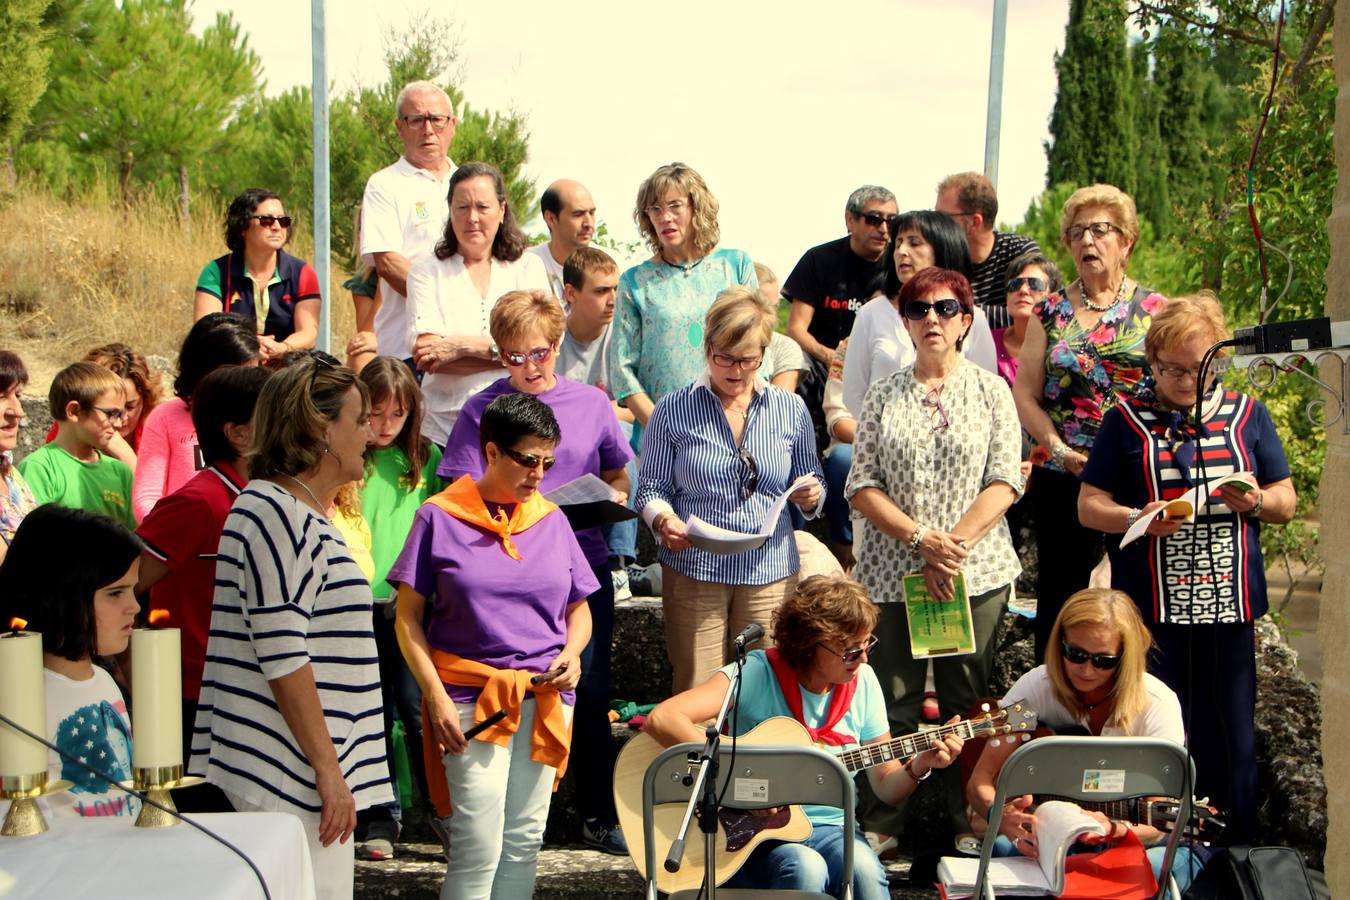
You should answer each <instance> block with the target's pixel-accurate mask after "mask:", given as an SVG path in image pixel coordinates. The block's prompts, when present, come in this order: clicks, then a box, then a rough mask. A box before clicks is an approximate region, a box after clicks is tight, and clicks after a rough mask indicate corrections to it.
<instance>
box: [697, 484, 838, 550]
mask: <svg viewBox="0 0 1350 900" xmlns="http://www.w3.org/2000/svg"><path fill="white" fill-rule="evenodd" d="M815 480H816V476H815V475H812V474H810V473H807V474H806V475H803V476H801V477H800V478H798V479H797V480H796V481H794V482H792V484H790V485H788V489H787V490H786V491H784V492H783V493H781V494H779V495H778V496H777V497H775V498H774V501H773V505H772V506H770V507H769V512H768V515H766V516H765V517H764V524H763V525H761V526H760V529H759V531H757V532H755V533H754V534H746V533H745V532H744V531H732V530H731V529H729V528H721V527H719V526H717V525H711V524H709V523H707V522H705V521H703V520H702V519H700V518H699V517H698V516H690V517H689V521H687V522H685V524H684V536H685V537H686V538H687V539H688V540H689V543H691V544H693V545H694V546H695V547H698V548H699V549H700V550H707V551H708V552H709V553H721V554H730V553H745V552H746V551H749V550H754V549H755V548H756V547H759V546H761V545H762V544H763V543H764V542H765V541H767V540H768V539H769V538H771V537H773V532H774V529H775V528H777V527H778V519H779V517H780V516H782V515H783V508H784V507H786V506H787V502H788V497H789V496H791V494H792V493H793V492H794V491H796V490H797V489H798V488H801V487H802V486H803V485H807V484H811V483H813V482H814V481H815Z"/></svg>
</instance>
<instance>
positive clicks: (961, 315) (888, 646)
mask: <svg viewBox="0 0 1350 900" xmlns="http://www.w3.org/2000/svg"><path fill="white" fill-rule="evenodd" d="M899 302H900V308H901V309H902V310H903V311H904V316H905V318H904V323H905V328H906V335H907V338H908V339H909V340H910V341H911V343H912V344H913V345H914V361H913V363H912V364H911V365H907V366H905V367H904V368H902V369H901V370H900V371H898V372H896V373H894V374H891V375H888V376H886V377H885V378H882V379H881V380H880V381H878V382H877V383H876V384H874V385H873V386H872V388H871V390H869V391H868V392H867V400H866V401H865V402H864V403H863V408H862V415H861V416H860V417H859V419H858V430H857V434H856V440H855V442H854V456H853V468H852V470H851V471H850V472H849V477H848V484H847V486H846V488H845V490H846V491H847V493H848V496H849V499H850V502H851V503H852V504H853V508H854V509H855V510H857V511H858V512H859V513H861V514H862V519H861V522H860V527H859V528H858V529H857V530H855V532H854V548H853V552H854V554H855V555H856V556H857V559H858V565H857V567H856V568H855V569H854V577H856V578H857V579H858V580H859V581H861V582H862V583H863V585H864V586H866V588H867V592H868V594H869V595H871V597H872V598H873V599H874V600H876V602H877V603H878V604H879V605H880V606H881V624H880V625H879V626H878V633H879V634H880V635H881V636H882V638H883V641H882V644H881V646H880V647H879V648H878V650H877V652H876V653H874V654H873V655H872V664H873V666H874V668H875V669H876V670H877V675H878V676H879V677H880V679H881V689H882V692H883V693H884V694H885V696H886V701H887V704H888V707H889V714H890V726H891V731H893V732H895V733H897V734H907V733H909V732H911V731H914V730H915V729H916V728H917V727H918V724H919V708H920V705H921V703H922V701H923V695H924V688H925V676H926V674H927V670H928V665H929V660H928V658H926V657H920V658H918V659H916V658H914V656H913V655H912V654H911V653H910V649H909V640H908V633H909V632H908V626H907V619H906V616H905V606H904V592H903V587H902V582H903V579H904V578H905V576H907V575H911V574H915V573H920V572H921V573H923V576H924V581H925V583H926V585H927V587H928V591H929V592H930V593H931V594H932V595H933V596H935V597H937V598H938V599H939V600H944V601H955V600H956V599H957V587H958V586H957V584H956V581H955V579H956V578H957V577H958V576H960V577H961V579H962V581H963V583H964V590H965V594H966V596H967V597H969V599H970V609H971V616H972V619H973V625H974V631H975V642H976V649H975V652H974V653H973V654H970V655H966V656H946V657H940V658H937V659H934V660H932V665H933V682H934V685H935V687H936V690H937V696H938V703H939V706H940V709H941V715H942V717H943V718H949V717H951V716H952V715H956V714H959V713H964V712H965V710H967V709H969V708H970V706H971V704H973V703H974V702H975V701H976V700H977V699H978V698H979V697H980V696H982V695H983V694H984V693H985V692H986V691H987V689H988V687H987V686H988V682H989V667H990V661H991V656H992V649H993V648H992V643H993V642H992V640H991V638H992V636H993V633H994V628H995V627H996V626H997V624H998V621H999V617H1000V616H1001V615H1002V613H1003V608H1004V605H1005V604H1006V602H1007V599H1008V594H1009V590H1010V587H1011V585H1012V582H1013V581H1014V580H1015V579H1016V578H1017V576H1018V574H1019V573H1020V572H1021V571H1022V567H1021V565H1020V564H1019V563H1018V561H1017V554H1016V553H1015V552H1014V550H1013V546H1012V541H1011V539H1010V537H1009V534H1008V524H1007V522H1006V521H1005V520H1004V518H1003V514H1004V512H1005V511H1006V510H1007V509H1008V507H1009V506H1010V505H1011V504H1012V503H1013V501H1014V500H1016V499H1017V497H1018V496H1019V495H1020V494H1021V493H1022V474H1021V467H1020V463H1021V446H1022V440H1021V433H1020V431H1019V430H1018V425H1017V411H1016V408H1015V407H1014V406H1013V399H1012V393H1011V392H1010V391H1009V390H1008V385H1007V384H1005V383H1004V381H1003V380H1002V379H1001V378H999V377H998V376H997V375H995V374H994V373H993V372H990V371H988V370H986V369H984V368H981V367H980V366H977V365H975V364H973V363H971V362H970V361H968V360H967V359H965V358H964V357H963V356H962V355H961V346H962V343H963V341H964V340H965V338H966V333H967V331H968V330H969V328H970V324H971V321H972V319H973V316H974V312H975V303H974V296H973V294H972V292H971V288H970V283H969V282H968V281H967V280H966V277H965V276H964V275H962V274H961V273H960V272H953V271H950V270H948V269H938V268H928V269H924V270H922V271H920V272H919V273H917V274H916V275H915V276H914V277H913V278H911V279H909V280H908V281H907V282H906V283H905V286H904V287H903V288H901V289H900V295H899ZM850 356H851V354H850ZM944 789H945V792H946V797H947V811H948V818H949V821H950V823H951V828H952V834H957V833H959V832H962V831H965V821H966V818H965V804H964V802H963V801H962V800H961V796H960V788H959V786H958V785H957V780H956V778H955V777H954V774H953V777H950V778H949V777H947V776H944ZM874 801H875V797H870V796H865V800H864V806H863V815H864V821H865V823H866V825H867V828H868V830H869V831H873V832H876V833H877V834H878V835H881V836H884V837H883V840H884V839H885V838H889V837H890V836H892V835H898V834H899V833H900V831H901V826H902V822H903V819H904V816H903V814H902V812H901V811H900V810H896V809H894V808H892V807H890V806H887V805H884V804H880V803H876V802H874Z"/></svg>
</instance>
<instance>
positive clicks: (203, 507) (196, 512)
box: [136, 462, 245, 727]
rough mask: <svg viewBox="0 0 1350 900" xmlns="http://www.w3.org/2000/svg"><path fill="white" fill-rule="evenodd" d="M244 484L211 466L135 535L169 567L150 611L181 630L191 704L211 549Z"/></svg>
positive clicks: (222, 466)
mask: <svg viewBox="0 0 1350 900" xmlns="http://www.w3.org/2000/svg"><path fill="white" fill-rule="evenodd" d="M244 484H245V482H244V479H243V478H241V477H240V475H239V473H238V472H236V471H235V470H234V467H233V466H231V465H230V464H229V463H227V462H218V463H214V464H212V465H210V466H207V467H206V468H205V469H203V470H202V471H200V472H198V473H197V474H196V475H194V476H193V477H192V478H191V479H190V480H189V481H188V483H187V484H185V485H183V486H182V487H181V488H179V489H178V490H177V491H175V492H174V493H172V494H169V495H168V496H167V497H162V498H160V500H159V502H158V503H156V504H155V506H154V509H152V510H151V511H150V514H149V515H147V516H146V517H145V519H144V520H143V521H142V522H141V524H140V527H139V528H137V529H136V534H138V535H139V536H140V538H141V540H143V541H145V548H146V552H147V553H149V554H150V555H151V556H153V557H154V558H155V559H157V560H159V561H160V562H162V563H164V565H166V566H168V567H169V574H167V575H165V576H164V577H163V578H161V579H160V580H159V581H158V582H157V583H156V584H155V585H154V587H152V588H150V609H151V610H156V609H162V610H165V611H166V612H168V614H169V620H168V622H167V623H165V624H167V625H169V626H172V627H175V628H181V629H182V634H183V696H184V697H186V698H188V699H190V700H196V699H197V698H198V696H200V694H201V689H202V668H203V667H204V666H205V664H206V638H207V635H208V634H209V632H210V630H211V598H212V596H213V595H214V594H215V583H216V549H217V547H219V545H220V533H221V531H222V530H224V528H225V517H226V516H228V515H229V513H230V507H231V506H232V505H233V504H234V498H235V497H237V496H239V492H240V491H241V490H242V489H243V488H244ZM185 724H186V723H185ZM189 727H191V726H189Z"/></svg>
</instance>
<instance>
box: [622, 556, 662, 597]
mask: <svg viewBox="0 0 1350 900" xmlns="http://www.w3.org/2000/svg"><path fill="white" fill-rule="evenodd" d="M628 587H629V590H631V591H632V592H633V594H634V595H636V596H638V597H659V596H661V564H660V563H652V564H651V565H650V566H629V567H628Z"/></svg>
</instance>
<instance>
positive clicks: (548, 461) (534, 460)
mask: <svg viewBox="0 0 1350 900" xmlns="http://www.w3.org/2000/svg"><path fill="white" fill-rule="evenodd" d="M502 452H503V453H505V454H506V455H507V456H509V457H511V458H512V459H514V460H515V461H516V462H517V463H518V464H520V465H522V466H524V467H525V468H527V469H533V468H536V467H538V466H543V467H544V471H545V472H547V471H548V470H549V469H551V468H553V464H554V463H555V462H557V461H558V460H557V458H556V457H553V456H536V455H535V454H533V453H521V452H520V451H519V450H510V449H507V448H505V447H503V448H502Z"/></svg>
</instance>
